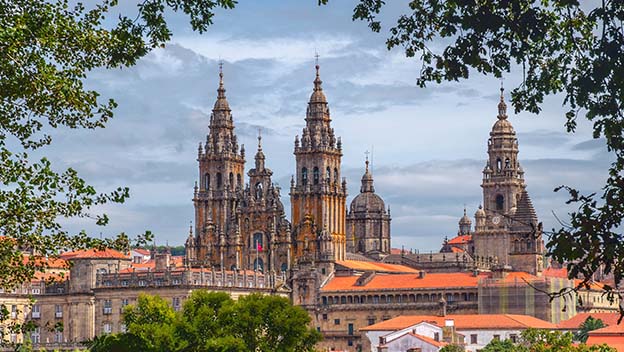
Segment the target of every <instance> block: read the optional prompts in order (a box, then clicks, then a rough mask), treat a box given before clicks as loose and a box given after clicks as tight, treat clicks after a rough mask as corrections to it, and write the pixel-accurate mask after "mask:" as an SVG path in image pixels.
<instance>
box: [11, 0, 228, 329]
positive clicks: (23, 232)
mask: <svg viewBox="0 0 624 352" xmlns="http://www.w3.org/2000/svg"><path fill="white" fill-rule="evenodd" d="M87 3H88V6H89V7H88V8H87V6H85V5H84V4H82V3H79V2H78V3H76V2H74V1H69V0H59V1H47V0H14V1H0V168H1V170H2V171H1V172H0V185H1V187H0V266H1V267H2V268H3V270H1V271H0V288H3V289H5V290H10V289H12V288H13V287H14V286H16V285H19V284H21V283H23V282H28V281H30V279H32V278H33V277H34V275H35V273H36V272H38V271H44V270H45V269H46V268H48V261H47V260H46V258H50V257H55V256H58V255H59V253H61V252H62V251H65V250H68V249H74V250H75V249H83V248H104V247H112V248H117V249H123V250H126V249H128V248H129V241H130V240H129V237H128V236H127V235H125V234H123V233H122V234H120V235H119V236H117V237H116V238H113V239H104V240H100V239H94V238H90V237H89V236H88V235H87V234H86V233H84V232H82V233H79V234H70V233H68V232H67V231H65V230H64V229H63V227H62V226H61V223H60V221H59V220H60V219H62V218H71V217H82V218H91V219H93V221H95V223H96V224H97V225H101V226H104V225H106V223H107V222H108V217H107V216H106V214H97V213H96V214H93V213H92V210H93V207H94V206H97V205H101V204H104V203H110V202H113V203H123V202H124V201H125V200H126V199H127V198H128V196H129V190H128V189H127V188H123V187H119V188H117V189H116V190H114V191H111V192H105V193H101V192H97V191H96V190H95V188H94V187H92V186H90V185H89V184H88V183H87V182H86V181H85V180H83V179H82V178H80V177H79V175H78V173H77V172H76V171H75V170H73V169H71V168H69V169H67V170H61V171H59V170H56V169H55V168H54V167H53V165H52V164H51V162H50V161H49V160H48V159H47V158H45V157H43V158H40V159H39V160H37V159H36V158H35V159H34V158H33V157H32V153H33V152H34V151H37V152H38V153H45V148H44V147H45V146H47V145H49V144H50V143H51V142H52V135H53V131H54V128H57V127H64V128H70V129H74V128H86V129H96V128H103V127H104V126H105V124H106V122H107V121H108V120H109V119H111V118H112V117H113V110H114V108H115V107H116V103H115V101H114V100H113V99H108V100H104V101H103V100H102V99H100V95H99V94H98V92H96V91H93V90H88V89H86V88H85V87H84V82H85V79H86V78H87V76H88V74H89V72H91V71H92V70H94V69H97V68H106V69H112V68H123V67H128V66H132V65H134V64H135V63H136V62H137V60H139V59H140V58H141V57H143V56H145V55H146V54H147V53H149V52H150V51H151V50H152V49H154V48H157V47H161V46H164V45H165V43H166V42H167V41H168V40H169V39H170V37H171V31H170V30H169V27H168V26H167V22H166V19H165V15H164V14H165V12H166V10H172V11H175V12H183V13H185V14H187V15H188V16H189V18H190V23H191V26H192V27H193V29H194V30H196V31H198V32H200V33H201V32H204V31H206V30H207V29H208V26H209V25H210V24H211V23H212V19H213V15H214V14H213V10H214V9H215V8H217V7H221V8H226V9H230V8H233V7H234V5H235V3H236V1H235V0H144V1H140V2H139V3H138V5H137V10H136V12H134V13H129V14H121V15H119V14H118V13H116V11H113V10H116V9H115V7H116V6H117V5H118V0H100V1H97V2H96V1H89V2H87ZM150 237H151V234H150V233H149V231H148V232H146V233H145V234H142V235H139V236H137V240H138V242H139V243H143V242H144V241H149V239H150ZM25 252H28V253H30V254H31V256H30V259H29V260H27V261H24V260H23V259H24V258H23V257H24V253H25ZM0 311H1V312H4V311H5V310H0ZM6 318H7V316H6V314H2V315H0V321H4V320H5V319H6Z"/></svg>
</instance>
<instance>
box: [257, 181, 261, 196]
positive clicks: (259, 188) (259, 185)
mask: <svg viewBox="0 0 624 352" xmlns="http://www.w3.org/2000/svg"><path fill="white" fill-rule="evenodd" d="M261 198H262V183H261V182H258V183H256V199H261Z"/></svg>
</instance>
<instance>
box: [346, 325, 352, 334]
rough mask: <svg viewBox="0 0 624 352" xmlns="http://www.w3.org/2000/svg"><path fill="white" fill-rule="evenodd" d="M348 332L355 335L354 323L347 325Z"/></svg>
mask: <svg viewBox="0 0 624 352" xmlns="http://www.w3.org/2000/svg"><path fill="white" fill-rule="evenodd" d="M347 332H348V334H349V335H353V324H352V323H349V325H348V326H347Z"/></svg>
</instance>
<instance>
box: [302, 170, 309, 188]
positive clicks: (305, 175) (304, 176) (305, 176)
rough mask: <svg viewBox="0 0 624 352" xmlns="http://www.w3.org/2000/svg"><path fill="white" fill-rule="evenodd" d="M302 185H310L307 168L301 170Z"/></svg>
mask: <svg viewBox="0 0 624 352" xmlns="http://www.w3.org/2000/svg"><path fill="white" fill-rule="evenodd" d="M301 183H303V184H304V185H307V184H308V169H306V168H305V167H304V168H302V169H301Z"/></svg>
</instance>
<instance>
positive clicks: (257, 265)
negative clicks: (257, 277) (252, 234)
mask: <svg viewBox="0 0 624 352" xmlns="http://www.w3.org/2000/svg"><path fill="white" fill-rule="evenodd" d="M254 270H258V271H260V272H264V261H263V260H262V258H257V259H255V260H254Z"/></svg>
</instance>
